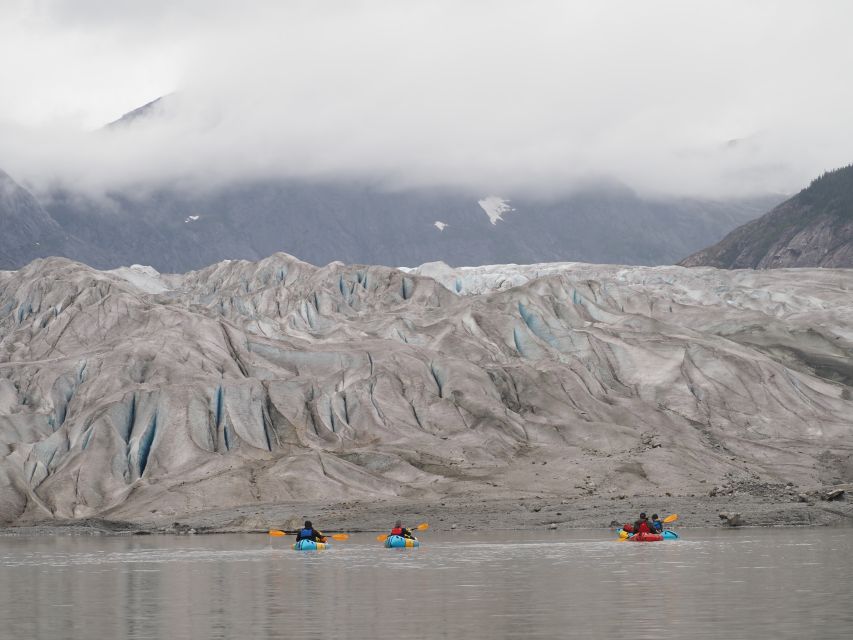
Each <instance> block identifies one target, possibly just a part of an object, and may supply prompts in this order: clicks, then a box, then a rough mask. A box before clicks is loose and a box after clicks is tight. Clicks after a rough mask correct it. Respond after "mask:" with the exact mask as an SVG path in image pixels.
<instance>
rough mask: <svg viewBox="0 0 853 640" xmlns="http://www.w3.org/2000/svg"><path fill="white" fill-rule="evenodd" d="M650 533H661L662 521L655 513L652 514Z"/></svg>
mask: <svg viewBox="0 0 853 640" xmlns="http://www.w3.org/2000/svg"><path fill="white" fill-rule="evenodd" d="M652 531H653V532H654V533H663V521H662V520H661V519H660V518H659V517H658V514H656V513H653V514H652Z"/></svg>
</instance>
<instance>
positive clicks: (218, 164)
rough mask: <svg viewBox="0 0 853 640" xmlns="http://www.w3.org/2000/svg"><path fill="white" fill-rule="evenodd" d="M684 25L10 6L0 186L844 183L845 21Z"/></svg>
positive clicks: (786, 9) (320, 8)
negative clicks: (826, 175)
mask: <svg viewBox="0 0 853 640" xmlns="http://www.w3.org/2000/svg"><path fill="white" fill-rule="evenodd" d="M686 4H687V3H671V2H666V3H664V2H660V3H655V2H651V3H649V2H643V3H637V2H610V3H595V4H593V3H589V5H590V6H574V5H573V4H571V6H570V3H564V2H537V3H501V2H471V3H450V2H434V3H433V2H431V3H417V4H415V3H400V2H328V3H322V2H320V3H316V2H313V3H307V2H306V3H299V2H296V3H290V2H288V3H274V2H269V3H259V2H249V3H247V4H241V6H242V9H240V10H239V11H238V10H237V9H236V6H237V5H236V4H235V3H225V2H201V1H200V0H199V1H196V0H190V1H186V2H165V1H164V2H159V1H158V2H150V3H136V5H138V6H135V8H134V9H133V10H132V11H131V12H130V13H128V12H127V10H126V8H124V3H121V5H122V7H123V8H122V9H121V10H119V9H117V7H118V6H119V3H113V2H106V0H83V1H79V2H59V1H53V2H23V1H21V2H15V1H13V2H10V3H9V5H7V6H6V8H4V9H2V10H0V25H3V26H0V55H2V57H3V59H4V60H5V61H12V62H13V63H14V64H11V65H10V64H4V68H3V70H0V83H2V85H3V86H4V87H6V88H7V91H6V92H5V93H6V94H8V96H9V97H8V99H4V101H3V104H1V105H0V167H2V168H5V169H6V170H7V171H9V172H10V173H12V174H13V175H14V176H15V177H17V178H20V179H23V180H26V181H29V182H31V183H34V184H38V185H47V184H51V183H55V182H57V181H59V182H63V183H69V184H73V185H76V186H77V187H78V188H85V189H87V190H92V191H97V190H104V189H111V188H121V187H129V186H139V185H151V184H159V183H162V182H164V181H166V182H169V183H175V182H178V183H185V184H188V185H194V186H206V185H215V184H222V183H225V182H228V181H230V180H242V179H253V178H267V177H278V176H284V177H302V178H308V179H338V178H346V179H364V180H369V181H371V183H372V184H381V185H385V186H387V187H388V188H398V187H408V186H432V185H448V186H455V187H462V188H470V189H474V190H477V191H481V192H495V193H501V194H510V193H514V192H518V191H528V192H533V193H536V192H541V193H553V192H559V191H562V190H567V189H571V188H573V187H574V186H576V185H577V184H579V183H582V182H585V181H588V180H595V179H601V178H610V179H617V180H620V181H622V182H625V183H627V184H628V185H630V186H632V187H633V188H635V189H638V190H640V191H644V192H656V193H670V194H689V195H713V196H727V195H742V194H747V193H758V192H767V191H782V192H790V191H795V190H797V189H798V188H800V187H802V186H803V185H804V184H806V183H807V182H808V180H809V179H810V178H811V177H813V176H815V175H816V174H818V173H820V172H821V171H823V170H825V169H829V168H833V167H835V166H838V165H842V164H847V163H849V162H850V161H851V150H853V128H851V127H850V126H849V111H850V104H851V102H853V84H851V83H849V82H846V81H845V79H846V77H847V75H848V72H849V69H850V68H851V66H853V45H851V44H850V41H849V38H848V37H847V34H846V29H847V26H848V25H849V24H850V23H851V19H853V7H851V6H850V5H849V4H848V3H842V2H839V3H831V2H825V3H819V4H818V3H798V2H789V3H779V2H751V3H742V2H718V3H711V4H705V5H702V6H698V5H691V6H689V7H688V6H686ZM459 5H462V6H459ZM165 94H171V95H169V96H168V97H167V98H166V99H165V100H163V101H161V103H160V105H159V108H158V109H156V110H154V111H153V112H152V113H151V115H150V117H148V118H144V119H140V120H137V121H136V122H135V123H134V124H133V125H132V126H127V127H121V128H115V129H111V130H102V129H101V128H100V127H101V124H102V123H106V122H108V121H110V120H113V119H115V118H116V117H118V116H119V115H120V114H121V113H123V112H125V111H130V110H131V109H133V108H135V107H137V106H139V105H141V104H143V103H145V102H147V101H149V100H151V99H153V98H156V97H157V96H158V95H165Z"/></svg>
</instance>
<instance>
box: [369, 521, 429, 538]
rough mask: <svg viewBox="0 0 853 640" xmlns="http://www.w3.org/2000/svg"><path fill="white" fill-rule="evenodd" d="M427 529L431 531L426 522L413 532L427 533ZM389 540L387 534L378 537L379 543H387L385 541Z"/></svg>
mask: <svg viewBox="0 0 853 640" xmlns="http://www.w3.org/2000/svg"><path fill="white" fill-rule="evenodd" d="M427 529H429V524H427V523H426V522H422V523H420V524H419V525H418V526H417V527H415V528H414V529H413V531H426V530H427ZM387 538H388V534H387V533H382V534H379V535H378V536H376V540H377V541H378V542H385V540H386V539H387Z"/></svg>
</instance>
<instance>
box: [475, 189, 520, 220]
mask: <svg viewBox="0 0 853 640" xmlns="http://www.w3.org/2000/svg"><path fill="white" fill-rule="evenodd" d="M477 204H479V205H480V208H481V209H482V210H483V211H485V212H486V215H487V216H489V222H491V223H492V224H495V225H496V224H497V223H498V220H503V214H505V213H509V212H510V211H515V209H513V208H512V207H511V206H510V205H509V200H505V199H504V198H501V197H499V196H488V197H486V198H483V199H482V200H477Z"/></svg>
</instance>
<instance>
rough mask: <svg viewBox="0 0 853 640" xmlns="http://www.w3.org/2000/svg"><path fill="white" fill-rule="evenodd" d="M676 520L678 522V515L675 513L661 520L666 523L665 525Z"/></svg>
mask: <svg viewBox="0 0 853 640" xmlns="http://www.w3.org/2000/svg"><path fill="white" fill-rule="evenodd" d="M676 520H678V514H677V513H673V514H672V515H671V516H667V517H666V518H664V519H663V521H664V522H666V523H667V524H669V523H670V522H675V521H676Z"/></svg>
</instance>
